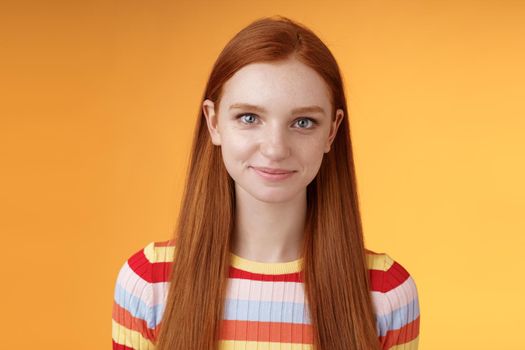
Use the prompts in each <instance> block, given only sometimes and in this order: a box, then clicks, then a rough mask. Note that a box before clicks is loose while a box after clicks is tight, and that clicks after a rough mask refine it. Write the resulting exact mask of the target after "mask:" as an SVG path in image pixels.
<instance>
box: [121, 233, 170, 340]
mask: <svg viewBox="0 0 525 350" xmlns="http://www.w3.org/2000/svg"><path fill="white" fill-rule="evenodd" d="M173 249H174V246H173V243H172V241H152V242H150V243H148V244H147V245H145V246H144V247H142V248H140V249H138V250H136V251H135V252H133V253H132V254H130V256H129V257H128V258H127V259H126V260H125V261H124V263H123V264H122V265H121V267H120V270H119V272H118V275H117V279H116V283H115V289H114V300H113V317H112V319H113V326H112V335H113V344H114V347H117V348H118V346H121V345H126V346H128V347H129V348H131V349H151V348H152V347H151V346H152V344H153V342H154V340H155V339H156V335H157V332H158V325H159V323H160V320H161V319H162V313H163V308H164V302H165V298H166V295H167V291H168V288H169V282H168V278H169V273H170V272H171V262H172V261H173Z"/></svg>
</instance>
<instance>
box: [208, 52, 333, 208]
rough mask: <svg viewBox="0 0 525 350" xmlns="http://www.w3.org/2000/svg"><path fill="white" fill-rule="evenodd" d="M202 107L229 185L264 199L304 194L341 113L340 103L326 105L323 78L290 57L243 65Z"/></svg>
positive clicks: (326, 92)
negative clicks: (334, 107) (268, 171)
mask: <svg viewBox="0 0 525 350" xmlns="http://www.w3.org/2000/svg"><path fill="white" fill-rule="evenodd" d="M202 107H203V112H204V114H205V117H206V122H207V126H208V130H209V132H210V136H211V139H212V142H213V144H214V145H217V146H221V152H222V157H223V160H224V165H225V167H226V169H227V171H228V173H229V174H230V176H231V177H232V178H233V180H234V181H235V189H236V191H244V192H246V194H248V195H251V196H253V197H254V198H256V199H258V200H260V201H264V202H286V201H289V200H292V199H293V198H294V197H295V196H297V195H298V194H303V193H302V192H303V191H305V190H306V186H307V185H308V184H309V183H310V182H311V181H312V180H313V179H314V178H315V176H316V175H317V172H318V171H319V168H320V166H321V162H322V159H323V156H324V154H325V153H327V152H329V151H330V146H331V144H332V142H333V140H334V138H335V135H336V132H337V129H338V127H339V124H340V122H341V120H342V118H343V110H341V109H338V110H337V111H335V112H332V106H331V103H330V92H329V89H328V86H327V85H326V83H325V82H324V80H323V78H322V77H321V76H320V75H319V74H318V73H317V72H316V71H315V70H313V69H312V68H310V67H308V66H306V65H305V64H303V63H301V62H299V61H297V60H295V59H290V60H287V61H284V62H277V63H275V62H271V63H269V62H265V63H253V64H249V65H247V66H244V67H243V68H241V69H240V70H238V71H237V72H236V73H235V74H234V75H233V76H232V77H231V78H230V79H229V80H228V81H227V82H226V83H225V84H224V86H223V92H222V97H221V101H220V105H219V107H218V108H217V106H216V104H214V102H213V101H211V100H205V101H204V102H203V106H202ZM334 114H335V115H334ZM260 167H266V168H272V169H284V170H286V171H287V172H290V174H288V175H286V176H283V175H281V176H279V175H276V176H272V175H268V174H266V173H264V172H261V171H259V170H257V169H256V168H260Z"/></svg>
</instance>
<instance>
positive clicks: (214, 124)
mask: <svg viewBox="0 0 525 350" xmlns="http://www.w3.org/2000/svg"><path fill="white" fill-rule="evenodd" d="M202 111H203V113H204V117H205V119H206V125H207V127H208V132H209V133H210V137H211V142H212V143H213V144H214V145H216V146H220V144H221V135H220V133H219V129H218V118H217V114H216V113H215V105H214V103H213V101H211V100H209V99H206V100H204V102H203V103H202Z"/></svg>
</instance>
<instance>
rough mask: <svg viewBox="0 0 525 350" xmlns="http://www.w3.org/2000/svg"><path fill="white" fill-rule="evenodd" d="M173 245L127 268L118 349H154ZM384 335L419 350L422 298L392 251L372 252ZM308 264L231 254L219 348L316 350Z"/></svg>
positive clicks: (387, 341) (395, 344)
mask: <svg viewBox="0 0 525 350" xmlns="http://www.w3.org/2000/svg"><path fill="white" fill-rule="evenodd" d="M174 248H175V247H174V245H173V243H172V241H161V242H150V243H149V244H148V245H147V246H145V247H144V248H142V249H140V250H139V251H137V252H136V253H134V254H133V255H132V256H130V257H129V258H128V259H127V260H126V261H125V262H124V264H123V265H122V267H121V268H120V271H119V273H118V276H117V279H116V283H115V293H114V301H113V314H112V344H113V349H114V350H130V349H136V350H138V349H140V350H154V349H155V343H156V339H157V336H158V330H159V328H160V327H159V323H160V321H161V319H162V315H163V312H164V307H165V302H166V298H167V292H168V290H169V284H170V281H169V280H168V276H169V272H170V271H171V266H172V263H173V252H174ZM367 263H368V268H369V273H370V281H371V291H370V292H371V297H372V301H373V305H374V310H375V317H376V330H377V333H378V339H379V342H380V344H381V348H382V350H387V349H390V350H417V349H418V343H419V320H420V316H419V300H418V294H417V288H416V285H415V282H414V280H413V279H412V277H411V276H410V275H409V273H408V272H407V270H405V269H404V267H403V266H401V265H400V264H399V263H397V262H396V261H394V260H393V259H392V258H391V257H390V256H388V255H387V254H385V253H374V252H370V253H367ZM302 264H303V258H300V259H297V260H293V261H289V262H274V263H267V262H258V261H252V260H248V259H245V258H242V257H240V256H238V255H235V254H234V253H232V252H230V271H229V279H228V287H227V292H226V299H225V309H224V316H223V319H222V324H221V331H220V341H219V348H220V349H221V350H233V349H236V350H237V349H247V350H255V349H268V350H270V349H271V350H274V349H290V350H298V349H304V350H312V349H313V345H312V344H313V331H312V326H311V322H310V316H309V310H308V303H307V300H306V298H305V294H304V284H303V282H302V280H301V276H300V271H301V270H302Z"/></svg>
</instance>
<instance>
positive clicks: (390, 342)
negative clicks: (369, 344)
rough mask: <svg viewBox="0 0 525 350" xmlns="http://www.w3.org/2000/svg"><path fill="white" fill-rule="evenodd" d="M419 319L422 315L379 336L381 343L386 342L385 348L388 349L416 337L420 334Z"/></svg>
mask: <svg viewBox="0 0 525 350" xmlns="http://www.w3.org/2000/svg"><path fill="white" fill-rule="evenodd" d="M419 319H420V316H418V317H417V318H416V319H415V320H414V321H412V322H410V323H407V324H406V325H404V326H403V327H401V328H399V329H396V330H392V331H388V332H387V334H386V335H384V336H382V337H379V341H380V343H381V344H382V345H383V344H384V348H385V349H388V348H390V347H392V346H394V345H400V344H404V343H408V342H409V341H411V340H413V339H415V338H416V337H417V336H418V335H419Z"/></svg>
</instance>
